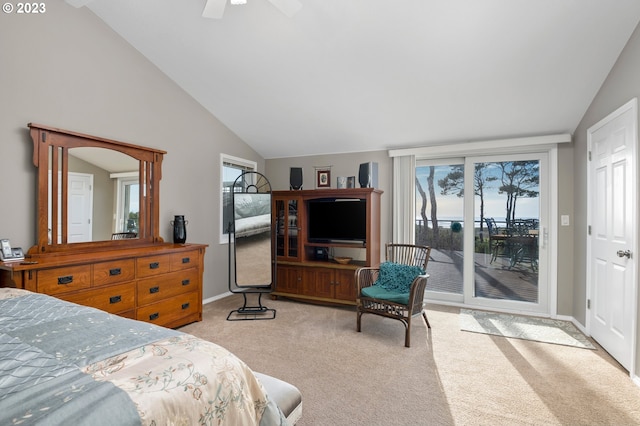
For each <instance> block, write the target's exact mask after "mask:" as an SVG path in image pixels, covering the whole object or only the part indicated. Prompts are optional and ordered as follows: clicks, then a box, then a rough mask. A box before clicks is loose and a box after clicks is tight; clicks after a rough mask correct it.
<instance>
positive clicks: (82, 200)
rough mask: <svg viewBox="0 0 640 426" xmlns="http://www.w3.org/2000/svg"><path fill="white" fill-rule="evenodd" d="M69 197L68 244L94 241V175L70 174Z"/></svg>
mask: <svg viewBox="0 0 640 426" xmlns="http://www.w3.org/2000/svg"><path fill="white" fill-rule="evenodd" d="M67 175H68V179H69V183H68V185H69V187H68V189H67V197H68V203H69V207H68V209H67V214H68V218H67V220H68V231H67V232H68V240H67V241H68V242H70V243H79V242H86V241H91V240H92V237H93V235H92V222H93V175H88V174H83V173H72V172H69V173H68V174H67Z"/></svg>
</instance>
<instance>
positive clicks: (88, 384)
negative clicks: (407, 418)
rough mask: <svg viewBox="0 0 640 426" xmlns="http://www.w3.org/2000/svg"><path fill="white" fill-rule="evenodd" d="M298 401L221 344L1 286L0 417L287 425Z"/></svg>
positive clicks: (1, 420)
mask: <svg viewBox="0 0 640 426" xmlns="http://www.w3.org/2000/svg"><path fill="white" fill-rule="evenodd" d="M301 404H302V402H301V396H300V393H299V391H298V390H297V389H296V388H295V387H293V386H292V385H290V384H288V383H286V382H284V381H281V380H278V379H275V378H273V377H270V376H267V375H262V374H260V373H254V372H253V371H252V370H251V369H250V368H249V367H248V366H247V365H246V364H245V363H244V362H243V361H241V360H240V359H239V358H237V357H236V356H234V355H233V354H232V353H230V352H229V351H227V350H226V349H224V348H223V347H221V346H219V345H217V344H214V343H211V342H208V341H205V340H202V339H199V338H196V337H194V336H192V335H189V334H185V333H182V332H179V331H176V330H172V329H167V328H163V327H158V326H156V325H153V324H148V323H145V322H140V321H134V320H130V319H126V318H122V317H118V316H115V315H112V314H108V313H106V312H103V311H100V310H97V309H94V308H90V307H85V306H81V305H76V304H72V303H69V302H65V301H62V300H59V299H56V298H53V297H50V296H47V295H43V294H38V293H32V292H29V291H26V290H20V289H13V288H0V424H2V425H13V424H15V425H18V424H46V425H58V424H59V425H70V424H73V425H74V426H76V425H84V424H87V425H89V424H90V425H93V426H96V425H103V424H104V425H114V424H117V425H136V424H142V425H158V426H159V425H196V424H201V425H213V424H216V425H219V424H230V425H231V424H233V425H265V426H266V425H287V424H293V423H295V421H296V420H297V419H298V417H299V416H300V414H301V409H302V408H301V407H302V405H301ZM279 405H280V406H279ZM281 407H283V408H281Z"/></svg>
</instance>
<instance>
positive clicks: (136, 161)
mask: <svg viewBox="0 0 640 426" xmlns="http://www.w3.org/2000/svg"><path fill="white" fill-rule="evenodd" d="M28 126H29V128H30V129H31V139H32V140H33V164H34V165H35V166H36V167H37V168H38V180H37V186H38V189H37V197H38V198H37V205H38V212H37V223H38V225H37V239H38V241H37V245H36V246H34V247H32V248H31V249H30V250H29V253H30V254H45V253H55V252H67V251H78V250H88V249H92V248H109V247H111V246H113V247H114V248H115V247H119V246H123V245H126V246H132V245H144V244H150V243H155V242H161V241H162V238H161V237H160V234H159V206H160V196H159V194H160V179H161V177H162V159H163V156H164V154H166V151H162V150H158V149H154V148H147V147H143V146H138V145H133V144H129V143H124V142H118V141H114V140H109V139H104V138H99V137H96V136H90V135H85V134H81V133H76V132H71V131H67V130H60V129H56V128H52V127H47V126H43V125H39V124H34V123H29V125H28Z"/></svg>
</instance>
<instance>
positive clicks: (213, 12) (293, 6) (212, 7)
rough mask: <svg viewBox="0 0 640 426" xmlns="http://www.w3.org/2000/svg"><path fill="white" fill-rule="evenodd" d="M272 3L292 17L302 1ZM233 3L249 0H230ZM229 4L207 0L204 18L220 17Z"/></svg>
mask: <svg viewBox="0 0 640 426" xmlns="http://www.w3.org/2000/svg"><path fill="white" fill-rule="evenodd" d="M269 1H270V2H271V4H272V5H274V6H275V7H277V8H278V9H279V10H280V12H282V13H284V14H285V15H286V16H287V17H289V18H291V17H293V15H295V14H296V13H297V12H298V11H299V10H300V9H301V8H302V3H300V2H299V1H298V0H269ZM230 2H231V4H245V3H246V2H247V0H230ZM226 5H227V0H207V3H206V4H205V5H204V10H203V11H202V16H203V17H204V18H213V19H220V18H222V15H223V14H224V7H225V6H226Z"/></svg>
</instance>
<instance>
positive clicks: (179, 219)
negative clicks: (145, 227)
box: [171, 215, 189, 244]
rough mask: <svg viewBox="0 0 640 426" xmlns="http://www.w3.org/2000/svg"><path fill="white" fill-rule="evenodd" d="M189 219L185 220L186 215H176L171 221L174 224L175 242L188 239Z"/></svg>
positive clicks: (178, 242)
mask: <svg viewBox="0 0 640 426" xmlns="http://www.w3.org/2000/svg"><path fill="white" fill-rule="evenodd" d="M188 223H189V221H188V220H184V216H178V215H176V216H175V217H174V219H173V220H172V221H171V225H172V226H173V242H174V243H176V244H182V243H184V242H185V241H187V224H188Z"/></svg>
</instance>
